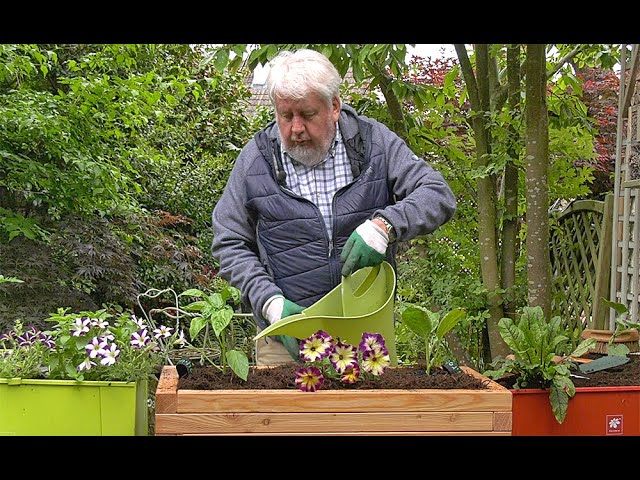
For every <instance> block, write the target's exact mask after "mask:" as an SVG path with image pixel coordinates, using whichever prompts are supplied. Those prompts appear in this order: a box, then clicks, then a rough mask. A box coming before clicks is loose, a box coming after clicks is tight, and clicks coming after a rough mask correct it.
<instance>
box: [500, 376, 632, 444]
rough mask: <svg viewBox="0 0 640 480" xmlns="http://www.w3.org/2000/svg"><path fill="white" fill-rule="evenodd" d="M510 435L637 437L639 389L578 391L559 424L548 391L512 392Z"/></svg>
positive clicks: (590, 388)
mask: <svg viewBox="0 0 640 480" xmlns="http://www.w3.org/2000/svg"><path fill="white" fill-rule="evenodd" d="M511 393H512V394H513V405H512V422H513V423H512V435H514V436H534V435H597V436H608V435H640V386H629V387H578V388H576V394H575V396H574V397H573V398H571V399H570V400H569V407H568V409H567V416H566V417H565V419H564V422H562V423H558V422H557V420H556V419H555V417H554V416H553V413H552V411H551V404H550V402H549V391H548V390H541V389H520V390H517V389H516V390H511Z"/></svg>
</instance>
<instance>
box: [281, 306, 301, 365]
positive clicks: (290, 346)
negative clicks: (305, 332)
mask: <svg viewBox="0 0 640 480" xmlns="http://www.w3.org/2000/svg"><path fill="white" fill-rule="evenodd" d="M302 310H304V307H301V306H300V305H298V304H297V303H295V302H292V301H291V300H289V299H287V298H285V299H284V305H283V307H282V316H281V317H280V319H283V318H285V317H288V316H289V315H295V314H296V313H302ZM276 338H277V339H278V340H279V341H280V342H281V343H282V344H283V345H284V346H285V348H286V349H287V351H288V352H289V355H291V358H293V359H294V360H300V341H299V340H298V339H297V338H295V337H291V336H289V335H277V336H276Z"/></svg>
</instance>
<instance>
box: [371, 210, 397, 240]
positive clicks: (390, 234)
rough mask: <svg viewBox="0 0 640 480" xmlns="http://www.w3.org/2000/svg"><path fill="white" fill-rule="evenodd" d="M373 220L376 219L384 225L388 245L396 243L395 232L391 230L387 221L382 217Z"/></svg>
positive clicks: (377, 216)
mask: <svg viewBox="0 0 640 480" xmlns="http://www.w3.org/2000/svg"><path fill="white" fill-rule="evenodd" d="M374 218H377V219H378V220H380V221H381V222H382V223H384V226H385V228H386V229H387V237H389V243H393V242H395V241H396V230H395V229H394V228H393V225H391V223H389V220H387V219H386V218H384V217H383V216H382V215H376V216H375V217H374Z"/></svg>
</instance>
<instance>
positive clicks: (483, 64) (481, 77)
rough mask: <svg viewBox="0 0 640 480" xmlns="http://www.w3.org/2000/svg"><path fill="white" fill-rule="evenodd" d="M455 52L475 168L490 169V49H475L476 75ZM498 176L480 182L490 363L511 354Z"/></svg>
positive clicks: (487, 358) (463, 52) (464, 56)
mask: <svg viewBox="0 0 640 480" xmlns="http://www.w3.org/2000/svg"><path fill="white" fill-rule="evenodd" d="M455 48H456V52H457V53H458V60H459V61H460V66H461V69H462V73H463V76H464V79H465V83H466V85H467V90H468V92H469V102H470V104H471V110H472V113H471V125H472V128H473V133H474V137H475V140H476V164H477V166H478V167H479V168H480V169H482V168H485V167H487V165H488V163H489V158H490V154H491V136H490V131H489V126H488V125H487V122H486V121H485V116H488V114H489V108H490V99H489V48H488V45H476V47H475V49H476V69H477V75H474V73H473V69H472V68H471V64H470V62H469V58H468V56H467V53H466V49H465V47H464V45H460V44H456V45H455ZM496 206H497V205H496V183H495V175H486V176H483V177H480V178H479V179H478V237H479V248H480V270H481V273H482V283H483V285H484V286H485V288H486V289H487V291H488V295H487V297H488V303H489V305H488V310H489V319H488V320H487V330H488V332H487V333H488V339H489V346H488V351H486V350H485V355H484V356H485V361H487V362H491V361H492V360H493V359H494V358H495V357H496V356H502V357H505V356H506V355H508V354H509V353H511V351H510V349H509V347H507V345H506V344H505V343H504V341H503V340H502V337H501V336H500V331H499V329H498V321H499V320H500V319H501V318H502V317H503V309H502V295H501V294H500V292H499V289H500V287H501V283H500V269H499V266H498V241H497V227H496V225H497V213H496Z"/></svg>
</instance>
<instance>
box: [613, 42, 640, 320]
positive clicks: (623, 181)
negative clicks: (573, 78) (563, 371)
mask: <svg viewBox="0 0 640 480" xmlns="http://www.w3.org/2000/svg"><path fill="white" fill-rule="evenodd" d="M626 47H627V45H623V49H622V51H623V54H622V58H621V62H620V63H621V67H622V68H621V74H620V91H619V97H620V102H619V104H618V138H617V144H616V172H615V185H614V212H615V215H614V225H615V228H614V235H613V239H612V252H611V288H610V295H609V298H610V299H611V300H612V301H614V302H618V303H622V304H623V305H625V306H626V307H627V308H628V309H629V314H628V319H629V320H631V321H633V322H638V321H639V320H638V319H639V313H640V274H639V270H640V245H639V242H640V220H639V219H638V215H639V211H638V207H639V204H638V196H640V124H639V122H638V115H639V112H640V94H639V91H640V88H639V87H638V85H637V84H638V71H639V70H640V68H639V66H640V58H639V57H640V55H639V49H638V44H635V45H633V46H632V50H631V54H630V55H629V54H628V52H627V51H626ZM627 62H628V63H627ZM609 328H612V329H613V328H615V312H614V311H613V310H611V311H610V312H609Z"/></svg>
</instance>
